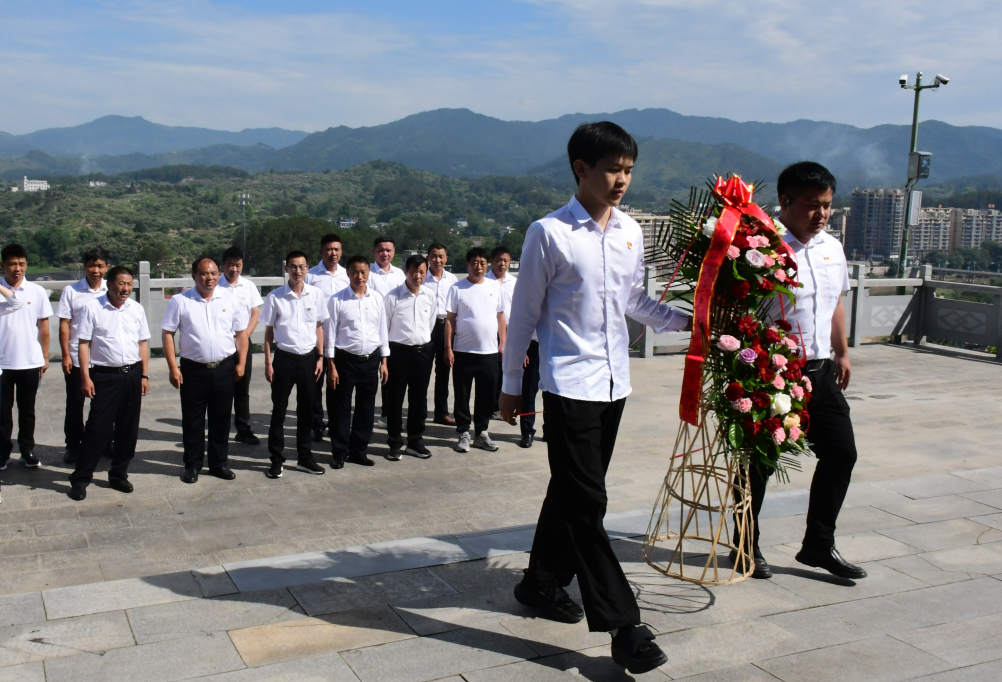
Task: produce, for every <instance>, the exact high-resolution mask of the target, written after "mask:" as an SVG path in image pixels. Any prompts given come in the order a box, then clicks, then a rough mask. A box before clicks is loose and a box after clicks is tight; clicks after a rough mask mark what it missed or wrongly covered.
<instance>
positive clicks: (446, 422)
mask: <svg viewBox="0 0 1002 682" xmlns="http://www.w3.org/2000/svg"><path fill="white" fill-rule="evenodd" d="M431 421H432V423H433V424H441V425H442V426H455V425H456V420H455V419H453V418H452V417H450V416H449V415H445V416H444V417H435V418H434V419H432V420H431Z"/></svg>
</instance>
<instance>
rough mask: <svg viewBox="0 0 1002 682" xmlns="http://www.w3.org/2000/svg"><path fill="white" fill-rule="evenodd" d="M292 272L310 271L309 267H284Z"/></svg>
mask: <svg viewBox="0 0 1002 682" xmlns="http://www.w3.org/2000/svg"><path fill="white" fill-rule="evenodd" d="M285 267H287V268H288V269H289V270H291V271H292V272H307V271H308V270H309V269H310V266H309V265H286V266H285Z"/></svg>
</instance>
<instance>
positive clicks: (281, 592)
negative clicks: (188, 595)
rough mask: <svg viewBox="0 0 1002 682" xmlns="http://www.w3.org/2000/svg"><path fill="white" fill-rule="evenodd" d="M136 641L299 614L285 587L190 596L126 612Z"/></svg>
mask: <svg viewBox="0 0 1002 682" xmlns="http://www.w3.org/2000/svg"><path fill="white" fill-rule="evenodd" d="M127 613H128V616H129V622H130V623H131V624H132V632H133V633H134V634H135V637H136V643H138V644H146V643H149V642H159V641H163V640H167V639H181V638H184V637H190V636H192V635H198V634H209V633H212V632H222V631H225V630H235V629H238V628H249V627H254V626H258V625H271V624H274V623H281V622H284V621H287V620H298V619H301V618H302V617H303V615H302V611H301V610H300V609H299V608H298V605H297V604H296V600H295V599H294V598H293V597H292V595H291V594H289V591H288V590H286V589H285V588H280V589H277V590H268V591H266V592H245V593H241V594H236V595H229V596H225V597H219V598H216V599H192V600H189V601H183V602H176V603H173V604H161V605H159V606H146V607H143V608H136V609H129V610H128V611H127Z"/></svg>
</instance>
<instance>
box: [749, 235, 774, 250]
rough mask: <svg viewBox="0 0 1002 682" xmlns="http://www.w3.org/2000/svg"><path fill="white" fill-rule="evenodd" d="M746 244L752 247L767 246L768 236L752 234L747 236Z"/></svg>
mask: <svg viewBox="0 0 1002 682" xmlns="http://www.w3.org/2000/svg"><path fill="white" fill-rule="evenodd" d="M748 246H750V247H752V248H753V249H757V248H758V247H760V246H769V238H768V237H763V236H761V235H753V236H751V237H748Z"/></svg>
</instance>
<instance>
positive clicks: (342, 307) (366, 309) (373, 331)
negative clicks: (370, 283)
mask: <svg viewBox="0 0 1002 682" xmlns="http://www.w3.org/2000/svg"><path fill="white" fill-rule="evenodd" d="M327 312H328V313H329V314H330V329H331V333H330V335H329V336H325V337H324V355H325V356H326V357H328V358H332V357H334V355H335V353H336V352H337V351H343V352H345V353H351V354H352V355H369V354H370V353H373V352H375V351H376V349H379V350H380V351H381V355H382V356H383V357H384V358H385V357H386V356H387V355H389V354H390V344H389V342H388V341H387V337H386V306H385V304H384V303H383V297H382V296H381V295H380V294H378V293H377V292H375V291H373V290H372V289H369V288H368V287H367V288H366V290H365V294H364V295H363V296H361V297H359V295H358V294H356V293H355V291H354V290H353V289H352V288H351V287H348V288H347V289H342V290H341V291H339V292H337V293H336V294H334V295H333V296H331V298H330V300H329V301H328V302H327Z"/></svg>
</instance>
